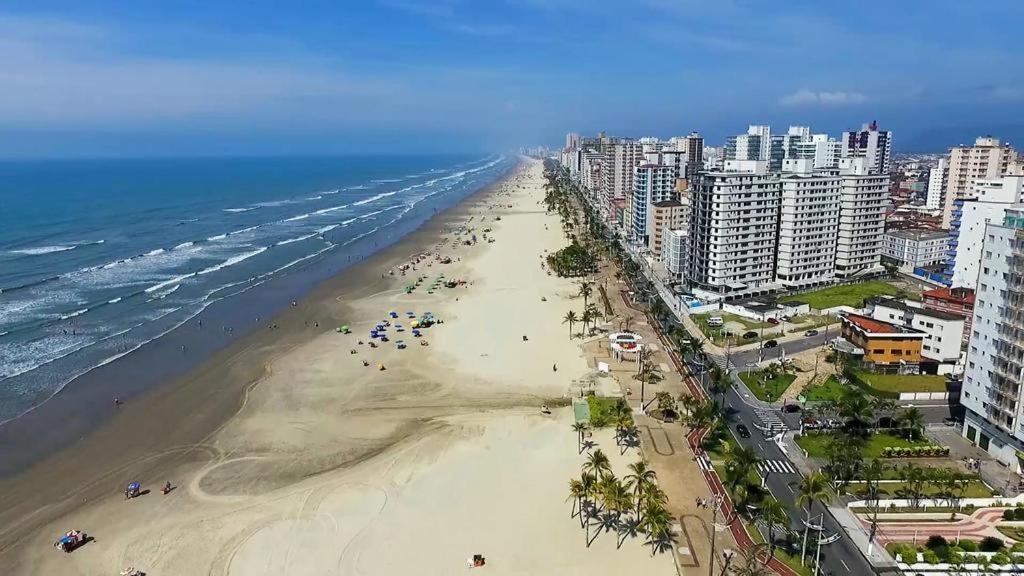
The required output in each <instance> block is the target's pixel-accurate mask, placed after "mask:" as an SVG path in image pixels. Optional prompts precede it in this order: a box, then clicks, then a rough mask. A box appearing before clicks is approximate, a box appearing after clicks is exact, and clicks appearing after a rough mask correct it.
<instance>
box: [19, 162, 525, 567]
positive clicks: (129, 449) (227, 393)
mask: <svg viewBox="0 0 1024 576" xmlns="http://www.w3.org/2000/svg"><path fill="white" fill-rule="evenodd" d="M522 165H523V160H522V159H520V160H519V162H517V163H516V164H514V165H513V166H512V167H511V168H510V169H509V170H508V171H506V172H505V173H503V174H501V175H500V176H499V177H498V178H497V179H496V180H495V181H494V182H492V183H490V184H488V185H486V186H483V187H481V188H480V189H478V190H476V191H475V192H473V193H472V194H470V195H469V196H467V197H465V198H463V199H462V200H461V201H459V202H457V203H456V204H455V205H453V206H452V207H450V208H448V209H445V210H442V211H438V212H436V213H434V214H433V215H432V216H430V217H429V218H428V219H426V220H425V221H424V222H423V223H422V224H421V225H419V226H418V227H417V228H416V229H415V230H413V231H412V232H410V233H408V234H406V235H405V236H404V237H402V238H400V239H399V240H397V241H395V242H394V243H392V244H391V245H390V246H387V247H385V248H383V249H381V250H378V251H377V252H375V253H373V254H371V255H369V256H367V257H365V258H361V259H360V260H359V261H358V262H355V263H353V264H352V265H350V266H347V267H346V268H344V269H343V270H342V271H340V272H339V273H337V274H336V275H334V276H333V277H331V278H329V279H327V280H324V281H322V282H320V283H318V284H316V285H315V286H313V287H312V288H311V289H310V290H309V291H308V293H307V294H306V295H305V296H301V297H299V298H297V299H296V303H297V306H295V307H290V306H288V305H287V300H284V303H283V304H282V306H281V307H280V308H279V310H278V312H277V313H275V314H273V315H271V316H270V317H269V318H268V319H267V321H268V322H271V323H277V324H278V325H279V326H280V329H278V330H273V331H270V330H259V329H251V330H249V331H248V332H247V333H245V334H241V335H239V336H237V337H235V338H234V339H233V340H232V341H231V342H229V343H227V345H225V346H223V347H221V348H220V349H219V350H215V351H213V352H212V353H211V354H210V355H209V356H208V357H207V358H206V359H204V360H202V361H200V362H198V363H197V364H196V365H195V366H192V367H190V368H188V369H187V370H185V371H183V372H184V373H182V374H178V375H173V376H169V377H167V378H164V379H162V381H161V382H159V383H157V384H156V385H155V386H151V387H148V388H147V387H139V388H133V387H132V385H131V383H130V382H128V383H114V382H110V383H106V384H103V382H102V381H100V385H101V386H102V387H103V388H102V390H97V389H95V388H89V387H88V386H82V385H79V386H70V385H69V386H66V387H65V388H64V389H62V390H61V392H58V394H56V395H54V396H53V397H52V398H51V399H50V400H48V401H47V404H50V403H54V404H57V405H60V406H59V410H57V411H54V410H52V409H53V408H54V404H51V405H50V406H49V407H48V409H47V410H42V408H43V406H45V404H44V405H40V406H39V407H37V409H34V410H33V411H31V412H28V413H26V414H24V415H23V416H22V417H19V418H18V419H15V420H12V421H10V422H8V423H6V424H5V426H4V427H3V428H0V431H2V434H0V446H7V447H8V449H9V450H17V449H19V447H26V446H28V445H30V444H33V443H37V442H38V441H39V438H38V437H37V436H34V435H32V432H34V431H35V430H36V429H38V428H40V427H42V426H44V424H43V423H42V422H39V421H36V422H32V421H31V420H42V419H44V418H45V419H47V420H50V421H53V419H54V418H57V419H58V421H61V422H65V421H66V419H67V418H75V419H77V420H78V421H79V422H82V421H85V422H86V423H87V424H88V430H87V431H86V432H85V433H83V434H80V435H78V436H76V437H75V438H74V439H73V440H72V442H71V443H70V444H65V445H64V446H65V447H64V448H59V449H56V450H53V451H50V452H49V453H47V454H45V455H43V456H41V457H37V458H25V459H23V460H22V461H27V462H28V464H27V466H25V467H23V468H22V469H21V470H19V471H16V472H13V473H8V474H5V475H3V476H0V526H2V527H6V528H3V529H0V557H2V555H3V552H4V550H5V549H7V548H9V546H10V544H11V542H10V536H9V534H10V533H12V532H14V531H15V530H16V531H17V532H21V533H25V529H29V528H31V526H26V525H24V524H21V525H17V526H16V525H15V524H16V521H22V522H23V521H25V518H24V517H23V516H22V514H23V512H25V511H27V510H38V511H40V512H43V511H45V512H47V514H46V515H47V516H53V515H55V514H58V513H60V512H63V511H66V510H68V509H71V508H73V507H75V506H77V505H79V504H81V503H82V502H88V501H89V500H92V499H94V498H99V497H102V496H104V495H107V494H109V492H110V489H111V486H110V485H111V484H113V485H118V484H120V481H119V480H112V481H110V480H107V479H106V477H107V476H108V475H109V474H110V473H112V472H115V471H117V470H119V469H122V468H125V467H129V466H132V465H136V464H138V463H142V462H144V463H145V464H144V465H143V466H142V467H141V471H143V472H144V471H145V470H152V469H155V468H168V467H173V466H174V465H175V463H176V462H177V463H185V462H188V461H190V460H191V459H193V458H194V455H193V454H192V453H191V451H190V450H189V449H188V448H182V449H175V448H174V447H175V446H185V447H188V446H194V445H195V444H197V443H201V442H202V440H203V439H204V438H207V437H209V436H210V435H212V434H214V433H215V432H216V431H217V430H218V429H220V428H221V427H222V426H223V425H224V424H225V423H226V422H227V421H228V420H229V419H230V418H231V417H232V416H233V415H234V414H236V413H237V412H238V410H239V409H240V408H241V406H242V404H243V402H244V397H245V395H246V394H247V393H248V390H249V389H250V388H252V387H253V386H255V385H257V384H258V383H259V381H260V380H261V379H262V378H263V377H264V376H265V374H266V368H267V366H269V365H270V364H271V363H272V362H273V361H274V359H275V358H277V357H280V356H282V355H283V354H285V353H287V351H288V350H290V349H292V348H294V347H296V346H298V345H300V344H301V343H303V342H305V341H308V340H309V339H312V338H314V337H316V336H317V335H319V334H322V333H324V332H326V331H329V330H331V326H332V324H333V321H334V320H335V319H343V318H344V314H345V312H346V308H345V306H344V304H343V303H339V302H338V300H339V297H338V293H343V294H345V295H346V296H347V297H348V298H350V299H357V298H360V297H363V296H366V295H369V294H372V293H374V292H376V291H379V290H381V289H383V288H385V287H386V285H387V284H388V282H389V280H388V279H381V278H380V277H379V271H380V270H381V269H389V268H393V267H394V266H396V265H398V264H400V263H402V262H404V261H405V260H407V259H408V256H409V254H410V253H414V252H417V251H419V250H420V249H421V248H423V247H426V246H431V245H434V244H436V243H437V241H438V239H439V238H440V237H441V236H442V235H443V234H444V231H445V228H446V227H448V226H450V225H451V224H452V223H453V222H456V221H458V220H460V219H461V218H463V217H464V215H465V214H466V213H468V212H469V211H470V210H472V209H473V207H474V206H475V205H477V204H478V203H480V202H482V201H485V200H486V198H487V197H488V196H489V195H490V194H492V193H493V192H494V190H495V189H496V188H497V187H498V186H500V185H501V183H502V182H504V181H505V180H506V179H507V178H509V176H510V175H511V174H514V173H515V172H516V171H517V170H518V169H519V168H520V167H521V166H522ZM327 308H334V309H335V311H336V314H335V318H319V317H317V316H322V314H317V312H318V311H320V312H322V311H323V310H324V309H327ZM213 312H216V311H215V310H214V311H213ZM203 314H206V311H204V313H203ZM197 318H198V317H197ZM195 321H196V319H193V320H190V321H189V322H188V323H187V324H186V325H183V326H181V327H179V328H178V329H177V330H178V331H182V329H184V328H186V326H187V325H189V324H194V323H195ZM317 323H319V324H323V325H322V326H320V327H317V326H316V324H317ZM207 324H209V322H207ZM168 336H170V334H168ZM161 340H165V342H161ZM171 340H172V338H166V337H165V338H160V339H158V340H156V341H154V342H151V343H150V349H151V351H153V352H156V353H165V354H173V353H174V351H175V349H176V348H177V347H178V342H177V341H174V342H171ZM152 349H156V350H152ZM141 350H142V349H140V350H139V351H141ZM130 358H131V355H129V356H126V357H125V358H123V359H122V360H125V361H128V360H129V359H130ZM108 366H109V367H112V365H108ZM101 368H106V367H101ZM118 368H119V367H118ZM211 382H220V384H218V385H216V386H213V387H211V386H210V385H209V384H210V383H211ZM73 383H74V382H73ZM113 390H117V391H118V392H114V394H121V396H120V397H121V398H125V399H126V400H127V401H126V402H125V404H123V405H122V406H121V408H115V407H114V406H112V402H111V401H110V398H111V397H112V396H111V392H112V391H113ZM89 398H91V399H92V400H91V402H90V401H89V400H88V399H89ZM83 402H84V403H86V404H87V405H88V407H87V408H86V410H85V412H89V411H91V413H87V414H85V415H78V416H76V415H75V413H76V412H78V411H79V410H80V409H81V406H82V404H83ZM54 412H56V415H54ZM23 418H26V419H25V420H23ZM113 446H119V447H120V448H121V449H120V450H117V451H116V452H115V453H114V454H112V453H111V452H110V450H109V448H110V447H113ZM154 454H156V456H154ZM11 461H12V460H10V459H9V460H8V464H7V465H5V466H9V465H10V463H11ZM99 462H104V463H105V464H106V465H105V466H97V463H99ZM104 468H106V469H108V470H110V471H111V472H108V473H107V474H104V473H103V472H102V470H103V469H104ZM82 476H86V477H89V478H90V482H89V483H88V484H87V485H85V486H81V485H80V482H79V481H78V479H79V478H80V477H82ZM40 478H45V479H46V481H45V482H46V484H47V486H46V489H44V490H40V489H39V488H38V482H39V479H40ZM44 493H45V495H44ZM70 494H75V496H76V500H75V502H69V501H67V498H64V499H63V500H64V501H63V502H62V498H61V495H70ZM45 521H46V519H45V518H36V519H35V520H30V522H31V524H32V525H38V524H42V523H43V522H45Z"/></svg>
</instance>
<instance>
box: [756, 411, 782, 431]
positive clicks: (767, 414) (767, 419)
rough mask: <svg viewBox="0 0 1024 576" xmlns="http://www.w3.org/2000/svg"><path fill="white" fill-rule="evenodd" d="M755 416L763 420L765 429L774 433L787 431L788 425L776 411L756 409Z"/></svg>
mask: <svg viewBox="0 0 1024 576" xmlns="http://www.w3.org/2000/svg"><path fill="white" fill-rule="evenodd" d="M754 414H756V415H757V417H758V419H759V420H761V423H762V424H764V427H765V428H767V429H768V430H770V431H772V432H781V431H783V430H785V429H786V423H785V422H783V421H782V417H780V416H779V413H778V412H776V411H775V410H767V409H765V408H755V409H754Z"/></svg>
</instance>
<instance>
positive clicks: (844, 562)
mask: <svg viewBox="0 0 1024 576" xmlns="http://www.w3.org/2000/svg"><path fill="white" fill-rule="evenodd" d="M839 563H840V564H842V565H843V567H845V568H846V571H847V572H853V570H850V567H849V566H847V565H846V561H845V560H843V559H842V558H840V559H839Z"/></svg>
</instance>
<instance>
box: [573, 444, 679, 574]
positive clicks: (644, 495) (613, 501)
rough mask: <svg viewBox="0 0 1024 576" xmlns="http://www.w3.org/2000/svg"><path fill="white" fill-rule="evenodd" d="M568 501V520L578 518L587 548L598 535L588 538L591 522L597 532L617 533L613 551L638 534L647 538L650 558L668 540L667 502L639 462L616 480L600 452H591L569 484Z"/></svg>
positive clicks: (654, 477) (669, 518) (650, 474)
mask: <svg viewBox="0 0 1024 576" xmlns="http://www.w3.org/2000/svg"><path fill="white" fill-rule="evenodd" d="M569 499H570V500H572V502H573V507H572V513H571V517H578V518H579V520H580V527H581V528H585V530H586V532H585V534H586V543H587V547H588V548H589V547H590V545H591V544H592V543H593V541H594V538H596V537H597V534H599V533H600V530H599V531H598V532H597V533H595V534H594V538H591V534H590V528H591V524H593V522H592V520H594V519H596V520H597V526H598V527H599V528H604V530H605V531H609V530H615V531H616V532H617V534H618V538H617V539H616V543H615V545H616V548H619V547H621V546H622V544H623V542H625V540H626V538H627V537H628V536H630V535H631V534H635V533H636V532H637V531H638V530H639V531H640V532H642V533H643V534H645V535H646V536H647V538H648V540H647V543H648V544H650V545H651V547H652V550H651V554H652V555H653V554H654V553H655V552H656V551H657V550H658V549H659V548H661V547H663V546H664V545H665V543H666V542H667V541H668V540H669V538H670V525H671V521H672V519H671V516H670V515H669V513H668V511H667V510H666V508H665V506H666V504H667V503H668V498H667V497H666V496H665V492H664V491H662V489H661V488H660V487H659V486H658V484H657V476H656V474H655V473H654V470H651V469H650V467H648V465H647V463H646V462H644V461H643V460H639V461H637V462H634V463H632V464H630V465H629V474H627V475H626V476H625V477H624V478H623V479H622V480H619V479H618V478H616V477H615V474H614V473H613V472H612V470H611V463H610V462H609V460H608V456H607V455H605V453H604V452H602V451H601V449H597V450H594V451H593V452H591V453H590V454H589V455H588V456H587V459H586V461H585V462H584V463H583V467H582V471H581V473H580V478H579V479H573V480H570V481H569Z"/></svg>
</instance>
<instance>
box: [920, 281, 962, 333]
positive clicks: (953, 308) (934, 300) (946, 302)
mask: <svg viewBox="0 0 1024 576" xmlns="http://www.w3.org/2000/svg"><path fill="white" fill-rule="evenodd" d="M921 306H922V307H923V308H928V309H930V310H938V311H939V312H949V313H951V314H956V315H957V316H963V318H964V334H963V339H962V340H963V342H964V343H966V342H967V340H968V339H969V338H970V337H971V323H972V322H973V321H974V290H973V289H971V288H936V289H934V290H926V291H924V292H922V293H921Z"/></svg>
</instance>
